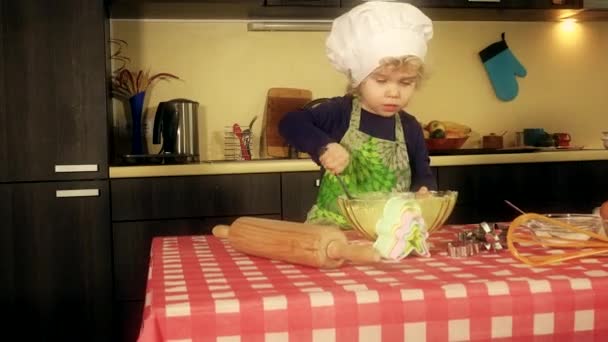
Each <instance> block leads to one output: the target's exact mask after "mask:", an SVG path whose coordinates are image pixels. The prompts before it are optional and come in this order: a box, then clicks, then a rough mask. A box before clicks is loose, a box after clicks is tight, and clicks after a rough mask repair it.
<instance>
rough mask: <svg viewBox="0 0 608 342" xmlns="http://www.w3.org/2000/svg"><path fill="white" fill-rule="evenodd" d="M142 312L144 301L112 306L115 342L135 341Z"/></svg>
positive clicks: (124, 302) (120, 303)
mask: <svg viewBox="0 0 608 342" xmlns="http://www.w3.org/2000/svg"><path fill="white" fill-rule="evenodd" d="M143 311H144V301H143V300H138V301H123V302H117V303H116V304H115V306H114V317H116V319H115V320H114V322H115V329H114V330H115V331H116V338H115V339H114V340H113V341H115V342H134V341H137V337H138V336H139V330H140V327H141V320H142V316H143Z"/></svg>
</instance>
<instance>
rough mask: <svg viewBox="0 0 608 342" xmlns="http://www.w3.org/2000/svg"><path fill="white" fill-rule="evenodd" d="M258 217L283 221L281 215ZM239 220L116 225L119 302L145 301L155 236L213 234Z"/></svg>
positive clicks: (115, 262) (212, 218)
mask: <svg viewBox="0 0 608 342" xmlns="http://www.w3.org/2000/svg"><path fill="white" fill-rule="evenodd" d="M258 217H264V218H270V219H280V218H281V217H280V215H259V216H258ZM236 218H237V217H236V216H231V217H207V218H199V219H178V220H158V221H136V222H114V223H113V224H112V231H113V241H114V279H115V284H114V287H115V291H114V293H115V296H114V297H115V298H116V299H117V300H120V301H124V300H143V299H144V297H145V292H146V279H147V278H146V276H147V274H148V262H149V259H150V244H151V243H152V239H153V238H154V237H155V236H180V235H197V234H210V233H211V229H212V228H213V227H215V226H216V225H218V224H228V225H229V224H231V223H232V222H233V221H234V220H235V219H236Z"/></svg>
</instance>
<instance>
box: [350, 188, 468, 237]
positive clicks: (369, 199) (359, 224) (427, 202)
mask: <svg viewBox="0 0 608 342" xmlns="http://www.w3.org/2000/svg"><path fill="white" fill-rule="evenodd" d="M394 196H400V197H405V198H408V199H409V198H411V199H416V201H417V202H418V204H419V205H420V208H421V210H422V218H423V219H424V222H425V223H426V229H427V232H428V233H429V234H431V233H433V232H434V231H435V230H437V228H439V227H440V226H441V225H443V224H444V223H445V221H446V220H447V219H448V217H449V216H450V214H452V211H453V210H454V205H455V204H456V199H457V197H458V192H456V191H429V196H425V197H420V198H416V196H417V195H416V194H415V193H413V192H398V193H379V192H372V193H366V194H360V195H357V197H356V198H354V199H348V198H347V197H346V196H340V197H338V206H339V207H340V210H341V211H342V213H343V214H344V216H345V217H346V219H347V220H348V222H349V223H350V224H351V226H352V227H353V228H354V229H355V230H356V231H358V232H359V233H361V235H363V236H364V237H365V238H367V239H368V240H371V241H375V240H376V238H377V237H378V235H377V234H376V223H378V221H379V220H380V219H381V218H382V215H383V213H384V205H385V204H386V202H387V201H388V200H389V199H390V198H393V197H394Z"/></svg>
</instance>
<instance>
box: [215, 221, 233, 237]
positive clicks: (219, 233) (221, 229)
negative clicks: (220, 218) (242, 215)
mask: <svg viewBox="0 0 608 342" xmlns="http://www.w3.org/2000/svg"><path fill="white" fill-rule="evenodd" d="M211 233H212V234H213V236H215V237H218V238H221V239H222V238H223V239H227V238H228V233H230V226H227V225H225V224H220V225H217V226H215V227H213V230H211Z"/></svg>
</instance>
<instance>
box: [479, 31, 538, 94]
mask: <svg viewBox="0 0 608 342" xmlns="http://www.w3.org/2000/svg"><path fill="white" fill-rule="evenodd" d="M479 57H481V61H482V62H483V66H484V67H485V69H486V71H487V72H488V76H489V77H490V81H491V82H492V86H493V87H494V91H495V92H496V96H497V97H498V98H499V99H501V100H503V101H511V100H513V99H514V98H515V97H516V96H517V92H518V85H517V79H516V78H515V76H520V77H524V76H526V74H527V72H526V68H524V66H523V65H522V64H521V63H520V62H519V61H518V60H517V58H516V57H515V56H514V55H513V53H512V52H511V50H510V49H509V47H508V46H507V42H506V41H505V34H504V32H503V33H502V40H500V41H498V42H496V43H492V44H490V45H488V47H486V48H485V49H483V50H481V51H480V52H479Z"/></svg>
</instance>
